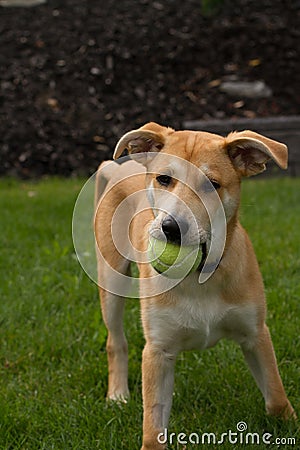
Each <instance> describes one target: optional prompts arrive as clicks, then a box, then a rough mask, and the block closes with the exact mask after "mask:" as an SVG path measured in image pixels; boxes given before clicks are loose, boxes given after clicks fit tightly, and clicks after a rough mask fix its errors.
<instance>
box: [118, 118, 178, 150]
mask: <svg viewBox="0 0 300 450" xmlns="http://www.w3.org/2000/svg"><path fill="white" fill-rule="evenodd" d="M173 131H174V130H172V128H166V127H163V126H161V125H158V124H157V123H154V122H150V123H147V124H146V125H144V126H143V127H141V128H139V129H138V130H132V131H129V132H128V133H126V134H124V136H123V137H121V139H120V140H119V142H118V143H117V145H116V148H115V151H114V155H113V158H114V159H117V158H119V157H120V156H121V155H122V153H123V151H124V150H125V149H127V150H128V152H129V154H133V153H148V152H160V150H161V149H162V148H163V146H164V144H165V138H166V136H167V135H168V134H170V133H172V132H173Z"/></svg>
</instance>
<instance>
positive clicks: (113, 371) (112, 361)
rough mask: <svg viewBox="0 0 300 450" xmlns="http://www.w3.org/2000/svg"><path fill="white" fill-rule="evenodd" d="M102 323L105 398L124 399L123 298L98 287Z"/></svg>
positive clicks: (126, 371) (125, 369)
mask: <svg viewBox="0 0 300 450" xmlns="http://www.w3.org/2000/svg"><path fill="white" fill-rule="evenodd" d="M99 291H100V299H101V309H102V316H103V320H104V323H105V325H106V327H107V330H108V337H107V343H106V350H107V358H108V392H107V399H109V400H115V401H126V398H128V397H129V390H128V346H127V340H126V337H125V333H124V328H123V312H124V306H125V299H124V298H122V297H118V296H117V295H114V294H112V293H110V292H108V291H105V290H104V289H102V288H99Z"/></svg>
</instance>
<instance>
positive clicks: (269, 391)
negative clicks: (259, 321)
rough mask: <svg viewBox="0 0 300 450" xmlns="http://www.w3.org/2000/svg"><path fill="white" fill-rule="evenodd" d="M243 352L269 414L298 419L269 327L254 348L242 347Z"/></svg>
mask: <svg viewBox="0 0 300 450" xmlns="http://www.w3.org/2000/svg"><path fill="white" fill-rule="evenodd" d="M242 350H243V353H244V356H245V359H246V362H247V363H248V366H249V368H250V370H251V372H252V374H253V377H254V379H255V381H256V383H257V385H258V387H259V388H260V390H261V392H262V394H263V396H264V398H265V402H266V409H267V411H268V413H269V414H270V415H274V416H281V417H283V418H285V419H289V418H296V414H295V412H294V410H293V407H292V406H291V404H290V402H289V401H288V399H287V397H286V393H285V391H284V387H283V385H282V381H281V378H280V375H279V372H278V367H277V362H276V357H275V353H274V349H273V345H272V341H271V337H270V333H269V330H268V327H267V326H266V325H264V327H263V329H262V331H261V333H260V335H259V336H258V339H257V343H256V345H255V346H254V347H252V348H250V349H249V348H245V347H244V348H243V346H242Z"/></svg>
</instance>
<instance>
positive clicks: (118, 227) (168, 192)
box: [95, 123, 295, 450]
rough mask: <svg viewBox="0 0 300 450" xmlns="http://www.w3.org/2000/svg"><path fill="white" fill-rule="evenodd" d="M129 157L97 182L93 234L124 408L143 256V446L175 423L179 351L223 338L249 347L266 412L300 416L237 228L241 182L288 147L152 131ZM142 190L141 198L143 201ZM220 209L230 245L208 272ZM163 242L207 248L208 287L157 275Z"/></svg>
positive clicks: (142, 132) (131, 142) (112, 385)
mask: <svg viewBox="0 0 300 450" xmlns="http://www.w3.org/2000/svg"><path fill="white" fill-rule="evenodd" d="M125 149H128V151H129V153H130V154H131V156H132V157H133V158H134V157H136V159H137V161H138V163H137V162H136V161H128V162H125V163H124V164H121V165H118V164H117V163H115V162H109V163H108V162H106V163H103V164H102V165H101V166H100V168H99V171H98V174H97V189H96V203H97V206H98V207H97V210H96V214H95V235H96V241H97V245H98V249H99V251H98V274H99V286H100V296H101V304H102V313H103V319H104V321H105V324H106V326H107V329H108V341H107V353H108V364H109V382H108V398H109V399H112V400H122V399H125V398H126V397H127V396H128V395H129V392H128V385H127V342H126V338H125V335H124V331H123V324H122V313H123V308H124V302H125V299H124V298H122V286H124V291H126V289H125V284H123V281H122V280H126V279H127V278H126V277H125V276H126V274H127V272H128V268H129V264H130V261H129V260H131V261H132V260H134V258H135V257H134V254H133V253H134V251H136V254H137V256H136V261H139V263H138V266H139V270H140V297H141V308H142V322H143V328H144V334H145V339H146V345H145V348H144V351H143V363H142V372H143V402H144V424H143V447H142V449H143V450H146V449H151V450H155V449H162V448H163V447H164V446H163V445H162V444H160V443H159V442H158V435H159V433H161V432H162V431H163V430H165V428H166V427H167V425H168V420H169V415H170V410H171V403H172V394H173V380H174V364H175V359H176V356H177V354H178V353H179V352H180V351H183V350H190V349H205V348H208V347H211V346H213V345H215V344H216V343H217V342H218V341H219V340H220V339H221V338H230V339H234V340H235V341H236V342H237V343H238V344H240V346H241V348H242V351H243V354H244V356H245V359H246V361H247V363H248V365H249V368H250V370H251V372H252V374H253V376H254V378H255V381H256V383H257V385H258V387H259V389H260V390H261V392H262V394H263V396H264V399H265V404H266V409H267V411H268V413H269V414H272V415H279V416H282V417H284V418H289V417H295V413H294V411H293V408H292V406H291V404H290V403H289V401H288V399H287V397H286V394H285V391H284V388H283V385H282V381H281V379H280V375H279V372H278V368H277V363H276V358H275V354H274V350H273V345H272V342H271V338H270V334H269V330H268V327H267V325H266V323H265V318H266V305H265V295H264V288H263V281H262V277H261V274H260V271H259V267H258V263H257V260H256V257H255V254H254V251H253V248H252V245H251V243H250V240H249V238H248V236H247V234H246V232H245V230H244V229H243V228H242V226H241V225H240V223H239V220H238V209H239V197H240V182H241V178H242V177H247V176H250V175H255V174H257V173H259V172H261V171H263V170H264V169H265V163H266V161H268V160H270V159H272V160H274V161H275V162H276V163H277V164H278V165H279V166H280V167H281V168H286V167H287V148H286V146H285V145H284V144H281V143H278V142H275V141H273V140H271V139H268V138H266V137H263V136H261V135H259V134H257V133H254V132H251V131H243V132H235V133H231V134H229V135H228V136H227V137H226V138H223V137H221V136H217V135H214V134H210V133H204V132H193V131H174V130H172V129H170V128H165V127H162V126H160V125H157V124H155V123H149V124H147V125H145V126H143V127H142V128H140V129H138V130H134V131H131V132H129V133H127V134H125V135H124V136H123V137H122V138H121V139H120V141H119V142H118V144H117V147H116V150H115V154H114V158H118V157H119V156H121V154H122V153H123V151H124V150H125ZM148 152H151V153H148ZM155 155H156V156H155ZM173 155H174V156H173ZM178 158H180V159H178ZM185 163H186V164H185ZM144 167H145V168H146V171H145V169H144ZM191 167H193V168H196V170H194V171H193V169H191ZM199 169H200V170H199ZM197 174H198V175H197ZM207 178H208V179H209V180H210V181H211V183H210V182H209V181H207ZM138 192H140V195H135V194H136V193H138ZM210 196H211V198H215V197H216V196H217V198H218V201H219V203H220V204H221V207H220V206H218V205H217V203H218V202H215V200H212V201H211V202H210V201H209V199H210ZM213 196H214V197H213ZM203 198H204V200H203ZM99 199H100V200H99ZM165 199H167V201H165ZM98 200H99V202H98ZM124 202H125V203H124ZM214 202H215V203H216V205H217V206H213V207H212V210H213V211H215V214H216V216H218V211H221V209H222V210H223V211H224V218H225V226H226V228H225V230H226V234H225V238H226V241H225V245H224V251H223V247H222V248H221V250H222V255H221V256H222V257H221V258H219V259H218V260H216V261H215V260H214V258H215V256H214V254H213V255H212V256H210V261H209V262H208V263H207V264H206V261H205V259H206V258H208V248H209V247H211V246H212V241H213V239H214V236H213V234H214V232H213V231H212V226H211V217H209V216H210V215H209V214H208V212H207V208H206V207H204V206H203V205H204V204H205V203H206V204H209V205H211V204H213V203H214ZM182 203H183V205H182ZM123 206H124V207H123ZM186 208H187V209H186ZM118 211H119V214H118ZM136 212H137V213H136ZM219 217H222V215H220V214H219ZM120 218H121V219H120ZM220 220H221V219H220ZM126 223H127V225H126ZM112 224H113V225H112ZM217 228H218V224H217V226H216V229H217ZM155 233H156V236H158V237H159V236H162V235H164V237H165V238H167V240H168V241H169V242H179V241H180V242H181V243H182V245H189V244H195V243H197V242H198V243H199V244H201V246H202V249H203V258H202V262H201V265H200V268H199V271H200V270H201V268H202V269H203V267H206V271H204V272H206V273H207V274H208V275H207V277H206V278H207V279H206V281H205V282H202V283H199V273H200V272H199V271H196V272H193V273H191V274H189V275H188V276H186V277H185V278H184V279H183V280H181V281H180V282H179V283H178V284H177V285H173V284H172V282H173V281H174V280H173V281H170V280H167V277H166V276H164V275H159V274H158V273H157V272H156V270H155V269H154V268H153V267H152V266H151V264H149V263H148V262H147V258H146V257H145V255H146V254H147V245H148V241H149V235H153V234H155ZM126 235H128V236H129V239H127V238H126ZM217 243H218V241H217ZM129 244H132V248H133V250H132V248H131V249H129ZM220 246H221V242H220ZM127 247H128V248H127ZM107 263H108V264H107ZM205 264H206V266H205ZM112 268H113V269H114V271H112V270H111V269H112ZM120 275H121V278H120V277H119V276H120ZM122 276H123V277H124V278H122ZM168 282H170V283H171V287H170V286H169V289H168ZM124 283H125V281H124ZM123 295H124V296H126V295H128V294H127V292H124V294H123Z"/></svg>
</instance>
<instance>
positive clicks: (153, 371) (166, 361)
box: [142, 343, 176, 450]
mask: <svg viewBox="0 0 300 450" xmlns="http://www.w3.org/2000/svg"><path fill="white" fill-rule="evenodd" d="M175 359H176V356H175V355H172V354H169V353H168V352H167V351H165V350H163V349H158V348H155V347H154V346H152V345H151V344H149V343H147V344H146V346H145V348H144V351H143V365H142V371H143V403H144V422H143V446H142V450H161V449H163V448H165V444H166V442H165V440H166V439H165V437H166V436H165V431H166V428H167V426H168V422H169V416H170V411H171V406H172V396H173V387H174V365H175Z"/></svg>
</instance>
